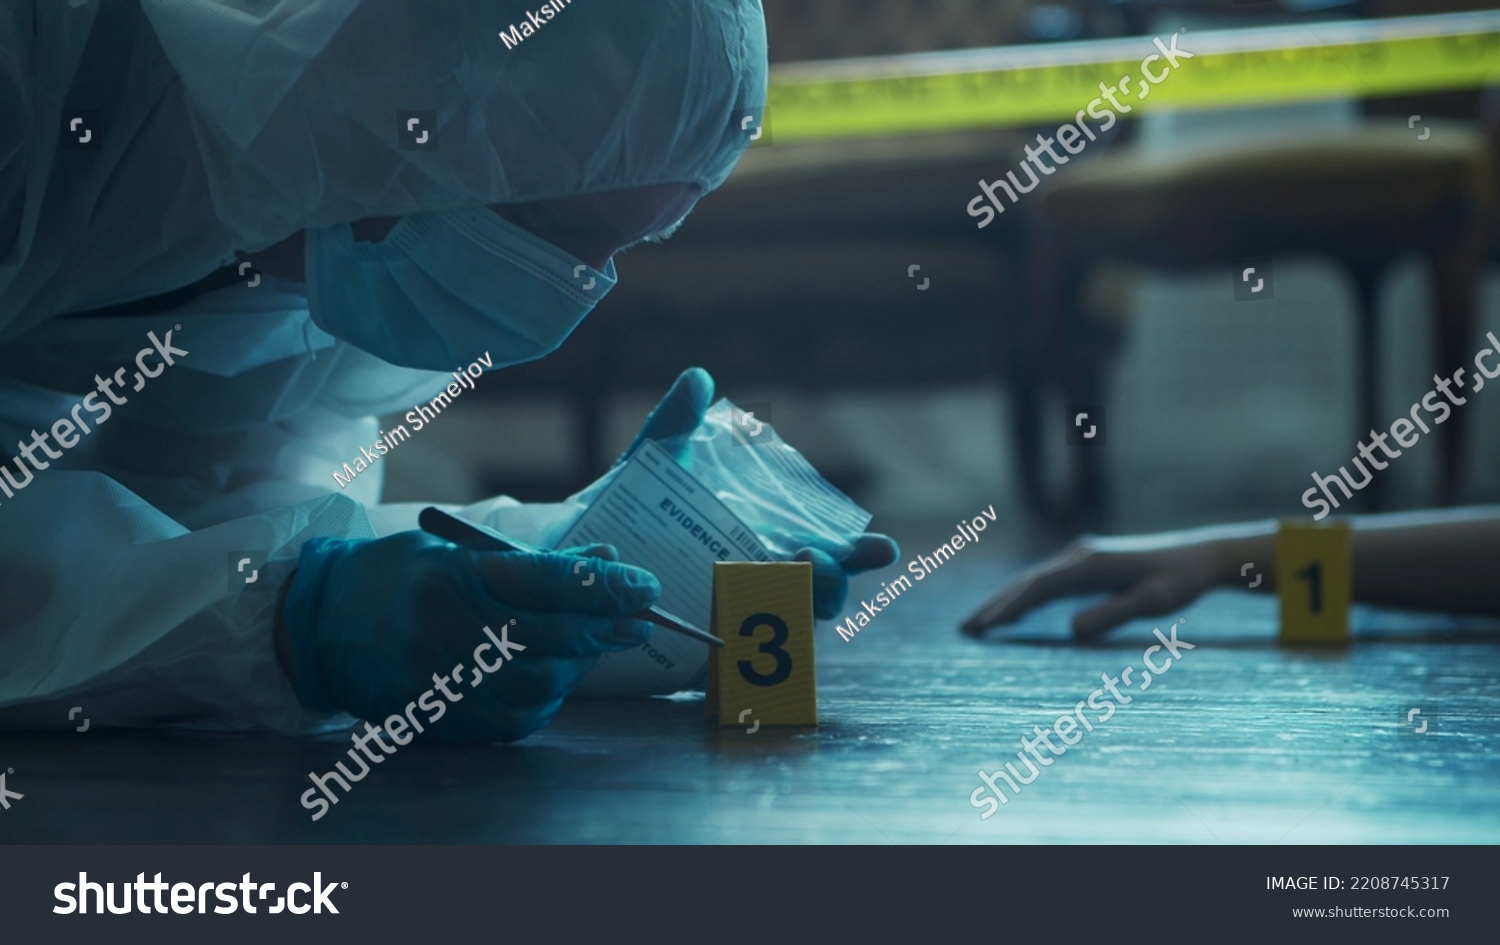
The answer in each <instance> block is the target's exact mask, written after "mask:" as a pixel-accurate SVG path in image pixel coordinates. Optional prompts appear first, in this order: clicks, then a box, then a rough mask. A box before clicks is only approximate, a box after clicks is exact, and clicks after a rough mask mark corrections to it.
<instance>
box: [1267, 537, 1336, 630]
mask: <svg viewBox="0 0 1500 945" xmlns="http://www.w3.org/2000/svg"><path fill="white" fill-rule="evenodd" d="M1353 592H1354V547H1353V542H1352V541H1351V540H1350V532H1349V523H1348V522H1331V523H1329V524H1327V525H1313V524H1311V523H1307V522H1282V523H1281V524H1280V526H1279V527H1278V528H1277V530H1276V593H1277V596H1278V597H1280V598H1281V636H1280V640H1281V642H1282V643H1289V644H1298V645H1304V646H1306V645H1311V646H1342V645H1344V644H1347V643H1348V642H1349V602H1350V600H1351V599H1352V598H1353Z"/></svg>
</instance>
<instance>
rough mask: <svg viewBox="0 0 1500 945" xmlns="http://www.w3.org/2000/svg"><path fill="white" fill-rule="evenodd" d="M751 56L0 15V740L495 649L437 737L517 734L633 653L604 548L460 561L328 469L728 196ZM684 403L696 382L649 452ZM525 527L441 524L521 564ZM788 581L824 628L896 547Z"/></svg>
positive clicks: (676, 39)
mask: <svg viewBox="0 0 1500 945" xmlns="http://www.w3.org/2000/svg"><path fill="white" fill-rule="evenodd" d="M547 13H550V15H546V14H547ZM512 27H515V30H514V31H512ZM523 27H524V28H523ZM501 33H505V34H506V35H507V36H510V37H512V39H514V38H517V37H519V38H521V39H522V41H521V42H519V43H517V42H513V41H506V40H505V39H502V38H501V36H500V34H501ZM765 44H766V39H765V29H764V21H763V15H762V12H761V9H760V5H759V2H758V0H633V2H631V3H616V2H604V0H593V2H582V0H580V2H578V3H565V2H564V3H553V4H548V5H547V11H545V12H544V14H542V15H538V14H537V13H536V10H535V7H534V6H533V7H532V8H531V9H530V10H528V8H527V7H526V6H525V5H524V4H523V3H521V2H518V0H453V2H448V3H441V4H438V3H430V4H429V3H410V2H402V0H70V2H57V3H36V4H32V3H19V4H7V5H5V6H4V8H0V129H3V131H0V457H3V456H10V458H9V460H8V461H7V462H5V463H4V465H3V466H0V728H12V729H15V728H30V729H49V728H50V729H61V728H63V727H69V728H72V727H74V724H75V723H74V722H73V721H71V720H70V719H69V708H70V707H71V706H76V705H83V706H86V707H87V712H88V715H89V717H90V718H91V719H92V720H93V722H94V724H95V725H99V726H117V727H152V726H180V727H192V728H199V729H208V730H218V731H256V730H260V731H275V732H282V733H287V734H307V733H316V732H321V731H327V730H330V729H336V728H339V727H345V726H348V725H350V724H352V723H353V718H356V717H357V718H361V719H367V720H376V721H378V720H381V719H384V718H386V717H387V716H389V715H391V714H393V713H395V714H399V713H400V712H401V711H402V707H404V706H405V705H406V704H407V703H408V702H409V701H410V700H411V699H413V698H415V697H416V696H417V695H419V694H421V693H423V692H425V691H427V690H429V689H431V688H432V685H433V680H434V679H435V678H436V677H437V675H438V674H439V673H442V672H446V671H448V669H449V668H450V667H452V666H453V664H454V663H455V662H458V661H459V660H460V659H464V658H466V657H467V655H468V654H469V652H470V651H472V649H473V643H474V639H475V636H476V635H477V634H478V632H479V629H480V628H481V626H485V625H488V626H490V627H492V628H503V627H507V626H511V624H510V621H511V620H515V621H516V624H515V626H516V627H526V628H527V630H528V634H527V636H526V637H525V640H524V643H525V649H524V651H522V650H519V649H517V650H513V651H511V652H508V653H506V654H505V655H506V656H508V657H510V658H509V660H508V661H507V662H506V663H505V671H504V672H503V673H498V674H496V675H495V676H493V677H492V678H490V679H489V680H488V681H487V682H486V684H485V685H484V686H483V687H480V688H479V689H476V690H474V691H472V692H470V691H466V692H465V698H464V699H463V700H462V701H461V702H456V703H454V704H453V705H452V706H451V715H450V718H449V719H447V720H445V721H444V722H443V723H442V724H441V725H440V726H436V727H434V728H433V730H432V731H431V732H430V737H434V738H442V739H463V740H514V739H518V738H521V737H524V736H525V735H527V734H529V733H531V732H533V731H535V730H536V729H538V728H540V727H541V726H543V725H545V724H546V723H547V721H548V720H549V719H550V718H551V717H552V715H553V714H554V713H555V712H556V711H557V709H558V707H559V706H560V705H561V703H562V700H563V698H564V697H565V696H566V695H567V694H568V693H569V692H570V691H571V690H572V689H573V687H574V686H575V685H576V683H577V682H578V681H579V680H580V679H581V678H582V677H583V676H584V675H585V674H586V673H587V672H588V671H589V669H590V668H591V667H592V666H593V665H594V663H595V661H596V660H597V659H598V658H599V656H600V654H602V653H606V652H610V651H618V650H624V649H629V648H631V647H639V646H640V644H641V643H642V642H643V641H644V640H645V639H646V638H647V636H648V634H649V633H650V626H649V625H648V624H645V623H643V622H641V621H638V620H635V619H633V618H632V616H631V615H633V614H636V613H638V612H639V611H640V610H642V609H643V608H645V607H647V606H648V605H650V604H651V603H652V601H654V600H655V599H656V596H657V595H658V594H659V592H660V588H659V585H658V584H657V581H656V578H655V577H654V576H652V575H651V574H650V573H649V572H646V571H644V570H641V569H639V568H633V567H629V566H627V565H624V564H621V563H619V562H617V561H613V560H611V559H612V551H611V549H609V548H608V547H606V546H597V547H592V548H585V549H571V550H568V551H563V552H558V553H545V554H521V553H493V552H491V553H478V552H472V551H469V550H466V549H462V548H459V547H456V546H454V545H452V544H450V543H448V542H445V541H442V540H441V539H438V538H435V537H433V536H430V535H427V534H425V533H422V532H419V531H416V530H414V529H415V514H414V513H415V510H414V509H413V508H396V507H383V506H381V505H380V504H379V503H380V489H381V471H380V469H379V468H378V466H377V467H376V468H371V469H370V470H369V471H367V472H365V473H363V474H361V475H360V476H359V477H358V478H357V479H356V480H354V481H352V482H351V483H350V484H349V486H348V487H347V489H343V490H340V489H338V488H337V486H335V485H334V482H333V480H332V478H331V472H333V471H336V470H339V469H341V468H342V466H343V464H344V463H345V462H346V461H347V460H348V458H349V457H350V456H352V455H356V454H358V453H359V447H360V446H361V445H366V446H367V445H368V444H370V443H372V442H375V441H377V440H378V439H379V438H380V437H379V430H378V428H377V420H376V417H377V416H378V415H379V414H381V413H383V412H387V411H391V410H395V409H398V408H405V407H407V406H409V405H410V404H412V403H415V402H419V401H425V400H427V399H429V398H431V397H432V396H433V395H434V394H435V393H437V392H438V391H440V390H442V389H443V388H444V387H445V386H446V384H447V383H448V382H449V381H451V377H450V375H449V372H452V371H454V370H456V369H460V368H461V366H463V365H468V364H471V363H473V362H474V361H475V360H476V359H479V358H481V356H483V355H485V354H486V353H489V356H490V361H491V363H492V367H493V369H496V370H498V369H501V368H503V367H504V366H506V365H509V364H515V363H519V362H522V361H527V360H531V359H535V358H538V357H542V356H544V355H546V354H547V353H548V352H550V351H552V350H554V349H555V348H556V347H557V346H558V345H559V344H561V343H562V341H563V340H564V339H565V338H566V337H567V336H568V334H569V333H570V332H571V331H572V330H573V328H574V327H575V326H576V325H577V324H578V323H579V322H580V321H581V320H582V319H583V317H584V316H585V315H586V314H587V313H588V312H589V311H590V310H591V309H592V308H593V307H594V306H595V305H596V304H597V303H598V302H599V300H600V299H601V298H602V297H603V296H604V294H605V293H606V292H607V291H608V290H609V289H610V288H611V287H612V286H613V285H614V283H615V270H614V266H613V263H612V262H611V257H612V256H613V255H614V254H615V253H616V252H618V251H619V250H620V249H622V248H624V247H626V246H628V245H630V244H633V243H635V242H638V241H640V240H642V239H647V238H650V237H652V236H659V235H661V234H663V233H664V232H665V231H669V230H671V229H672V228H674V226H675V225H676V224H678V223H680V221H681V220H682V219H683V218H684V217H685V216H686V215H687V214H688V212H689V211H690V210H691V209H692V207H693V205H694V204H695V203H696V201H697V200H698V199H699V198H700V197H702V196H703V195H704V194H706V193H708V192H709V191H711V190H713V189H714V188H716V187H717V186H718V185H719V184H721V183H722V182H723V181H724V179H725V178H726V177H727V175H728V173H729V171H730V169H731V168H732V166H733V165H734V163H735V161H736V160H737V158H738V156H739V154H740V153H741V151H742V149H743V148H744V147H745V145H746V144H747V142H748V139H749V133H748V132H747V131H746V130H745V127H746V123H745V121H744V119H745V116H754V115H757V114H758V113H759V110H760V109H761V107H762V106H763V105H764V102H765V94H766V45H765ZM246 264H248V265H246ZM255 280H259V281H258V282H256V283H255V285H254V287H253V288H252V287H251V286H250V282H252V281H255ZM711 393H712V384H711V381H710V380H709V378H708V377H707V375H706V374H704V373H703V372H701V371H696V370H695V371H689V372H688V373H686V374H685V375H684V376H683V378H681V379H680V380H679V382H678V384H677V386H676V387H674V388H673V390H672V392H671V393H669V395H668V396H667V398H666V400H664V401H663V403H662V405H661V406H660V407H659V408H658V409H657V411H656V412H655V413H654V414H653V415H652V418H651V419H650V420H648V422H647V426H646V428H645V429H644V430H643V431H642V437H655V438H659V437H661V436H667V435H672V434H674V433H681V432H685V431H687V430H691V429H692V428H693V427H694V426H695V425H696V424H697V422H698V420H699V418H701V416H702V414H703V411H704V410H705V409H706V407H707V404H708V401H709V399H710V397H711ZM12 443H14V444H16V449H15V453H14V455H13V456H12V455H11V450H10V444H12ZM548 511H549V510H548V507H545V506H541V507H538V506H520V505H517V504H516V503H514V502H512V501H510V500H508V499H504V498H499V499H495V500H492V501H489V502H485V503H481V504H479V505H477V506H474V507H471V508H468V509H464V510H460V514H462V515H464V516H466V517H468V518H470V519H472V520H474V521H478V522H482V523H485V524H490V525H494V526H495V527H499V528H501V529H502V530H506V531H510V532H511V533H513V534H516V535H517V537H521V538H527V539H531V540H533V541H538V542H541V543H546V541H547V538H548V530H549V529H553V528H556V527H557V522H556V516H555V515H550V516H549V514H548ZM242 549H258V550H261V551H264V552H266V563H265V564H264V565H263V566H262V567H260V568H258V569H257V573H256V574H255V581H254V582H251V583H246V582H245V581H244V580H239V581H235V580H231V579H229V575H230V571H231V567H230V565H231V563H232V559H231V555H234V554H236V553H237V552H239V551H240V550H242ZM580 555H590V556H592V557H593V558H594V559H595V560H594V562H593V567H594V573H596V574H597V575H598V576H599V579H598V580H596V581H595V582H594V583H593V584H592V585H591V586H581V582H579V581H578V580H577V578H576V576H575V573H574V572H575V568H574V565H575V564H576V563H577V561H578V560H579V556H580ZM803 557H804V558H805V559H806V560H812V561H813V562H814V570H815V585H816V588H817V596H818V606H819V609H820V610H821V611H823V612H829V611H831V610H832V609H836V607H837V605H838V603H840V602H841V601H842V597H843V594H844V592H845V590H846V580H847V579H846V575H847V574H848V573H853V572H854V571H857V570H860V569H863V568H869V567H877V566H882V565H885V564H889V563H890V562H891V561H893V560H894V558H895V549H894V545H893V544H892V543H890V542H889V540H888V539H884V538H883V537H881V536H873V535H872V536H865V538H864V539H861V540H860V541H859V542H857V543H856V545H855V552H854V553H853V554H851V555H850V556H849V557H848V558H846V559H845V560H843V561H834V560H832V559H831V558H828V557H827V556H826V555H824V554H822V553H821V552H813V551H809V552H808V553H807V554H806V555H804V556H803ZM517 639H518V640H519V638H517Z"/></svg>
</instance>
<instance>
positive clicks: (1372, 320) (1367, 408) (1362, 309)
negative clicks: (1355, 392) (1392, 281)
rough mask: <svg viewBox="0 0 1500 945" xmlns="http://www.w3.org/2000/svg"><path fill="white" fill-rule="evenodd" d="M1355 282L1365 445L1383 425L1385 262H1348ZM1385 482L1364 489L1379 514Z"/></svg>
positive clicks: (1359, 437)
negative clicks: (1382, 280)
mask: <svg viewBox="0 0 1500 945" xmlns="http://www.w3.org/2000/svg"><path fill="white" fill-rule="evenodd" d="M1345 266H1346V267H1347V269H1348V271H1349V274H1350V276H1352V277H1353V279H1354V292H1355V303H1354V304H1355V312H1354V317H1355V324H1356V327H1357V329H1358V330H1357V332H1356V335H1357V337H1358V339H1359V372H1360V377H1359V403H1358V406H1357V407H1356V410H1355V415H1356V416H1357V417H1359V433H1358V435H1357V436H1356V437H1355V441H1356V442H1362V441H1363V440H1364V438H1365V437H1367V436H1369V435H1370V432H1371V431H1373V430H1378V429H1381V427H1382V426H1383V425H1382V424H1381V423H1380V422H1379V421H1378V420H1377V415H1378V414H1379V412H1380V378H1379V373H1380V277H1381V274H1382V273H1384V272H1385V267H1386V263H1385V261H1384V260H1381V261H1378V262H1347V263H1345ZM1383 482H1384V480H1382V479H1381V477H1380V476H1378V475H1377V476H1374V478H1373V479H1372V480H1371V481H1370V484H1369V485H1367V486H1366V487H1365V488H1364V490H1363V498H1364V501H1365V508H1366V509H1368V510H1369V511H1373V512H1378V511H1380V510H1381V509H1383V508H1384V507H1385V488H1384V486H1383Z"/></svg>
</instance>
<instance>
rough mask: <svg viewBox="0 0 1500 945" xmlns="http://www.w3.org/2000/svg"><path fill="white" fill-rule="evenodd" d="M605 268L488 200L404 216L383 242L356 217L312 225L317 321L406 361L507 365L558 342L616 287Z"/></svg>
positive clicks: (310, 291) (426, 365) (311, 300)
mask: <svg viewBox="0 0 1500 945" xmlns="http://www.w3.org/2000/svg"><path fill="white" fill-rule="evenodd" d="M606 270H607V271H605V272H599V271H598V270H596V269H593V268H591V267H589V266H586V265H584V264H583V263H581V262H579V261H578V260H577V259H574V258H573V257H572V256H570V255H568V254H567V253H564V252H563V251H562V250H560V249H558V248H557V247H555V246H553V245H551V244H550V243H547V242H545V241H543V240H541V239H539V238H537V237H536V236H533V235H532V234H530V233H528V232H526V231H525V230H523V229H521V228H520V227H517V226H515V225H514V224H512V223H510V222H508V221H506V220H505V219H503V218H501V217H500V216H498V215H497V214H495V213H493V212H491V211H489V210H485V209H471V210H456V211H450V212H447V213H419V214H414V215H412V216H408V217H403V218H402V220H401V222H399V223H397V224H396V226H395V228H394V229H392V230H391V232H390V233H389V234H388V235H387V236H386V238H385V240H384V241H382V242H379V243H366V242H358V241H356V240H355V239H354V234H353V231H352V229H351V228H350V227H349V226H348V225H344V226H336V227H329V228H327V229H321V230H311V231H309V232H308V234H307V295H308V304H309V308H310V309H311V311H312V318H313V321H314V322H316V323H317V324H318V326H319V327H320V328H322V329H323V330H324V331H326V332H328V333H329V334H330V335H333V336H334V337H336V338H342V339H343V340H345V341H347V342H349V343H350V344H353V345H355V346H356V347H359V348H362V349H364V350H365V351H368V352H369V353H371V354H373V355H375V356H377V357H379V358H382V359H384V360H386V361H388V362H390V363H391V364H396V365H400V366H402V367H410V368H421V369H424V370H432V371H451V370H453V366H454V365H455V364H470V363H472V362H473V361H474V360H475V359H477V358H480V357H482V356H483V355H484V354H485V352H489V353H490V355H491V357H492V358H493V360H494V365H495V367H496V368H499V367H503V366H506V365H511V364H520V363H522V362H525V361H534V360H536V359H537V358H540V357H543V356H545V355H547V354H550V353H551V352H553V351H555V350H556V349H557V348H558V346H559V345H561V344H562V343H563V341H565V340H566V339H567V337H568V335H570V334H572V333H573V329H574V328H577V327H578V324H579V323H580V322H582V321H583V319H584V316H586V315H587V314H588V313H589V312H590V311H591V310H592V309H593V308H594V306H595V305H597V304H599V300H600V299H602V298H604V296H605V295H606V294H607V293H608V292H609V290H610V289H612V288H614V286H615V281H616V280H615V264H614V263H613V262H611V263H610V264H609V265H608V266H607V267H606Z"/></svg>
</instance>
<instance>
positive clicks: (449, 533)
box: [417, 506, 724, 647]
mask: <svg viewBox="0 0 1500 945" xmlns="http://www.w3.org/2000/svg"><path fill="white" fill-rule="evenodd" d="M417 524H419V525H421V526H422V531H424V532H427V533H428V534H429V535H436V536H437V537H439V538H446V539H447V540H448V541H451V542H453V543H454V544H455V545H458V546H460V547H463V548H468V549H470V550H471V551H525V552H531V553H535V554H545V552H543V551H542V550H541V549H540V548H534V547H532V546H531V545H528V544H526V543H525V542H521V541H517V540H516V539H514V538H507V537H505V536H504V535H502V534H500V533H499V532H497V531H495V530H494V529H493V528H486V527H485V526H483V525H475V524H474V523H472V522H466V521H464V520H463V519H461V518H455V517H454V516H452V515H449V514H448V513H447V512H444V511H443V510H442V509H439V508H433V507H431V506H429V507H428V508H425V509H423V510H422V514H421V515H419V516H417ZM634 616H635V617H636V618H637V619H640V620H645V621H649V622H650V623H654V624H656V625H657V626H658V627H665V628H666V629H668V630H671V631H673V632H675V633H680V634H682V635H683V636H685V637H692V638H693V639H694V640H700V641H702V642H704V643H707V644H709V645H710V646H720V647H721V646H723V645H724V641H723V640H720V639H719V638H718V637H716V636H714V635H713V634H711V633H708V632H706V631H703V630H699V629H698V628H697V627H695V626H693V625H692V624H690V623H688V622H687V621H685V620H683V619H682V618H681V617H676V616H673V615H672V614H669V613H667V612H666V611H665V610H662V609H661V608H660V607H652V608H650V609H649V610H643V611H641V612H640V613H638V614H635V615H634Z"/></svg>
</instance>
